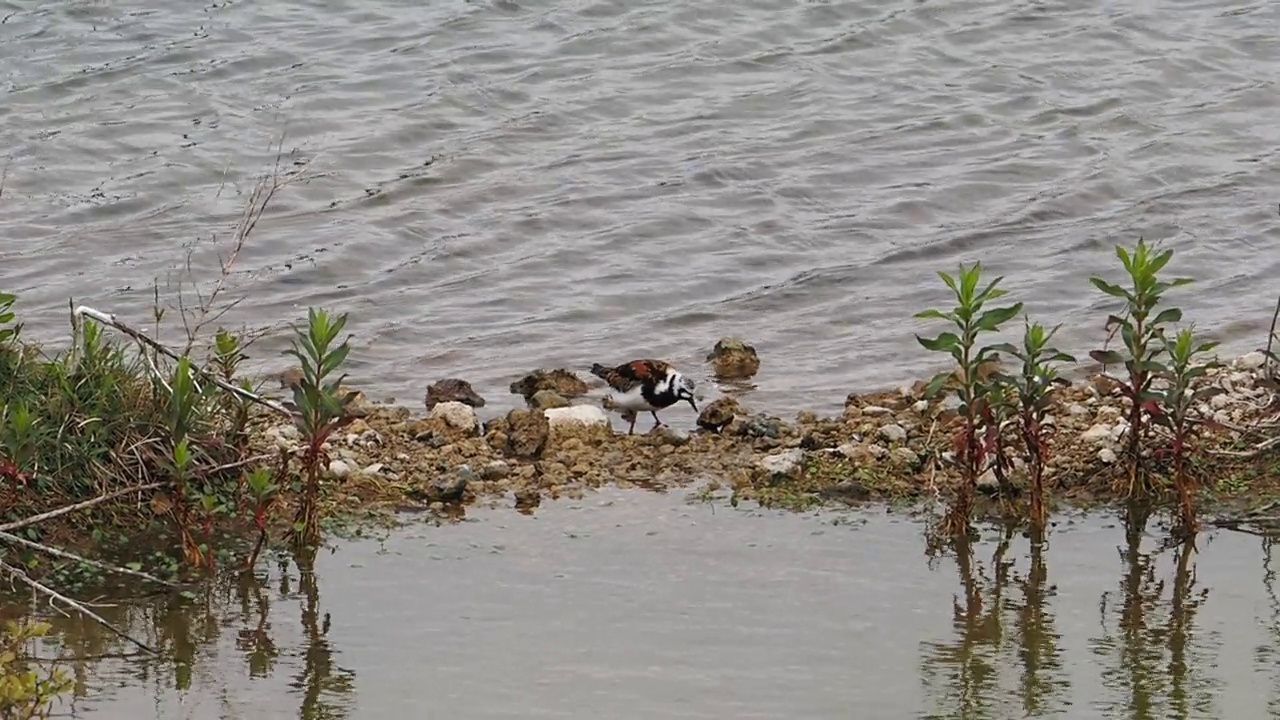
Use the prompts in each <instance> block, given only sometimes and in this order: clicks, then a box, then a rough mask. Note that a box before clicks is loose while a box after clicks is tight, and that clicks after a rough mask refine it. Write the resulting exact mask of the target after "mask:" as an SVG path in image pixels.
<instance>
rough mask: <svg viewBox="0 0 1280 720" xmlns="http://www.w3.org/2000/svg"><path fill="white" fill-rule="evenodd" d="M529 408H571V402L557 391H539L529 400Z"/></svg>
mask: <svg viewBox="0 0 1280 720" xmlns="http://www.w3.org/2000/svg"><path fill="white" fill-rule="evenodd" d="M528 402H529V407H531V408H535V409H537V410H549V409H551V408H562V407H569V401H568V400H566V399H565V397H564V396H563V395H561V394H560V393H558V392H556V391H555V390H539V391H538V392H536V393H534V394H533V397H531V398H529V401H528Z"/></svg>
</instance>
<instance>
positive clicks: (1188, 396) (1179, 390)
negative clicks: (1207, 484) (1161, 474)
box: [1150, 327, 1223, 536]
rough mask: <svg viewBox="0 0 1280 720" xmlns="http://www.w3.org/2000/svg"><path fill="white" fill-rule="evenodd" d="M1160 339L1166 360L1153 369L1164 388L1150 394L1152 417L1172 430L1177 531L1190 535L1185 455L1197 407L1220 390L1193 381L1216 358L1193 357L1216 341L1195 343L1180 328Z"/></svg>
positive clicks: (1191, 503) (1190, 481)
mask: <svg viewBox="0 0 1280 720" xmlns="http://www.w3.org/2000/svg"><path fill="white" fill-rule="evenodd" d="M1160 342H1161V346H1162V348H1163V350H1164V352H1165V353H1166V354H1167V355H1168V358H1169V359H1168V362H1167V363H1166V364H1164V365H1161V366H1159V367H1157V368H1155V371H1156V374H1157V375H1158V376H1159V377H1160V379H1162V380H1163V381H1164V387H1162V388H1159V389H1156V390H1153V391H1152V392H1151V393H1150V397H1151V398H1152V399H1154V400H1156V401H1157V403H1158V404H1157V405H1155V407H1154V408H1153V412H1152V419H1153V420H1154V421H1155V422H1156V423H1157V424H1159V425H1162V426H1164V427H1165V428H1167V429H1168V430H1169V432H1170V433H1172V435H1173V438H1172V441H1171V443H1170V448H1169V452H1170V454H1171V455H1172V456H1173V480H1174V484H1175V485H1176V486H1177V488H1178V507H1179V523H1180V526H1179V530H1180V531H1181V532H1182V533H1185V534H1186V535H1187V536H1192V535H1194V534H1195V532H1196V530H1197V529H1198V527H1197V523H1196V509H1195V500H1194V497H1195V496H1194V489H1195V488H1194V483H1195V480H1194V478H1193V476H1192V475H1191V473H1189V472H1188V471H1187V465H1188V458H1189V456H1190V455H1193V454H1194V450H1195V448H1194V447H1193V446H1192V443H1193V442H1194V439H1195V436H1196V434H1197V430H1198V428H1199V424H1198V423H1197V422H1196V421H1197V420H1198V418H1197V417H1196V407H1197V406H1198V405H1199V404H1200V403H1202V402H1203V401H1205V400H1207V399H1209V398H1210V397H1212V396H1214V395H1217V394H1219V393H1221V392H1223V389H1222V388H1220V387H1218V386H1216V385H1203V384H1201V385H1200V386H1199V387H1196V385H1197V384H1198V383H1197V382H1196V381H1197V380H1199V379H1200V378H1202V377H1204V376H1205V374H1206V373H1208V371H1209V370H1210V368H1214V367H1218V366H1219V364H1218V362H1217V360H1213V359H1211V360H1208V361H1206V362H1196V358H1197V357H1199V356H1201V355H1204V354H1205V353H1208V352H1210V351H1212V350H1213V349H1214V348H1216V347H1217V346H1218V343H1216V342H1212V341H1209V342H1198V341H1197V340H1196V338H1195V334H1194V331H1193V330H1192V328H1189V327H1188V328H1182V329H1180V330H1178V332H1177V334H1176V335H1174V339H1173V340H1169V338H1168V337H1167V336H1166V335H1164V334H1161V335H1160Z"/></svg>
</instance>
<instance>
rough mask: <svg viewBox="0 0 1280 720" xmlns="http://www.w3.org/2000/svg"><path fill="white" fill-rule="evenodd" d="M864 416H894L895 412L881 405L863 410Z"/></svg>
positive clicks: (868, 406) (866, 407)
mask: <svg viewBox="0 0 1280 720" xmlns="http://www.w3.org/2000/svg"><path fill="white" fill-rule="evenodd" d="M862 414H863V415H870V416H871V417H878V416H880V415H892V414H893V411H892V410H890V409H889V408H887V407H882V406H880V405H867V406H865V407H863V408H862Z"/></svg>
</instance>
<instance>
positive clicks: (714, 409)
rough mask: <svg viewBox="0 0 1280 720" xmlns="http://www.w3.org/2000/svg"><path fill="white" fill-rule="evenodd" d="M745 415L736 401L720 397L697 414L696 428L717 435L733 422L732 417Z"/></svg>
mask: <svg viewBox="0 0 1280 720" xmlns="http://www.w3.org/2000/svg"><path fill="white" fill-rule="evenodd" d="M745 414H746V412H745V411H744V410H743V409H742V406H741V405H739V404H738V401H737V400H736V399H734V398H731V397H722V398H719V399H717V400H716V401H715V402H713V403H711V404H710V405H707V406H706V407H704V408H702V412H701V413H699V414H698V427H700V428H702V429H704V430H708V431H710V432H713V433H717V434H719V433H720V432H721V431H723V430H724V428H725V426H726V425H728V424H729V423H731V422H733V418H734V417H736V416H737V415H745Z"/></svg>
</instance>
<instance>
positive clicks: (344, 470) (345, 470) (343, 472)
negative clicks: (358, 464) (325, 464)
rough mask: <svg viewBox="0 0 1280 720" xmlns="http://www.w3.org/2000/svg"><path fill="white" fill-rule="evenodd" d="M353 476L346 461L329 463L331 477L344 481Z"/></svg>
mask: <svg viewBox="0 0 1280 720" xmlns="http://www.w3.org/2000/svg"><path fill="white" fill-rule="evenodd" d="M350 474H351V465H349V464H348V463H347V461H346V460H332V461H330V462H329V475H330V476H331V477H334V478H337V479H339V480H342V479H343V478H345V477H347V476H349V475H350Z"/></svg>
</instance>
